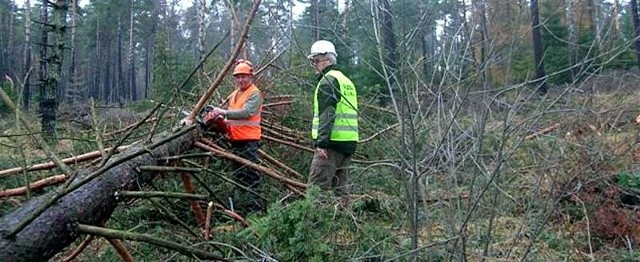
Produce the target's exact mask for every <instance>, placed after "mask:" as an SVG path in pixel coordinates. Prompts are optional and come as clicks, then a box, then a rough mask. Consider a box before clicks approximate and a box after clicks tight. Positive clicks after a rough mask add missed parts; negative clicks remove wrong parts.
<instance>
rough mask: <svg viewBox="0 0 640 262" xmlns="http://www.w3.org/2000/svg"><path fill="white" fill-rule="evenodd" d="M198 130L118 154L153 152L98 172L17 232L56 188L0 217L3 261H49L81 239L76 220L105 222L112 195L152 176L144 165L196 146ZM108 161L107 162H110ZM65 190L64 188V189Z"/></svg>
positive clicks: (82, 174) (113, 203)
mask: <svg viewBox="0 0 640 262" xmlns="http://www.w3.org/2000/svg"><path fill="white" fill-rule="evenodd" d="M169 135H171V134H167V133H164V134H162V135H159V136H157V137H159V138H156V139H155V140H154V141H153V142H154V143H155V142H158V141H162V140H163V139H165V138H167V137H168V136H169ZM198 136H199V132H197V131H193V130H192V131H191V132H188V133H187V134H185V135H183V136H181V137H178V138H175V139H173V140H170V141H167V142H166V143H164V144H162V145H159V146H157V147H155V148H154V149H152V150H149V149H148V148H146V147H145V146H148V145H134V146H131V147H130V148H128V149H127V150H126V151H124V152H123V153H121V154H120V155H118V157H114V158H113V159H111V160H110V161H109V162H110V163H114V162H118V161H119V160H122V159H126V158H127V157H128V156H129V157H130V156H132V155H134V154H137V153H139V152H140V150H145V151H146V150H149V151H148V152H147V153H144V154H142V155H139V156H137V157H135V158H133V159H131V160H129V161H124V162H123V163H121V164H119V165H116V166H114V167H113V168H111V169H109V170H107V171H105V172H104V173H103V174H101V175H100V176H98V177H96V178H95V179H93V180H90V181H89V182H87V183H86V184H84V185H82V186H80V187H78V188H77V189H75V190H73V191H72V192H70V193H68V194H66V195H64V196H62V198H60V199H59V200H58V201H57V202H55V203H54V204H53V205H52V206H50V207H49V208H48V209H46V210H45V211H44V212H43V213H42V214H40V215H39V216H38V217H37V218H35V219H34V220H33V221H32V222H31V223H29V224H28V225H27V226H26V227H24V229H22V230H21V231H20V232H19V233H17V234H16V235H15V236H9V235H10V234H9V232H12V231H13V230H14V229H15V228H16V227H17V226H18V225H19V224H20V223H21V221H23V220H25V219H27V218H28V217H30V216H31V215H32V214H33V213H34V212H36V210H38V209H39V208H41V206H42V205H44V204H45V203H47V201H49V200H50V199H51V198H53V197H55V196H56V194H57V192H51V193H49V194H45V195H42V196H40V197H37V198H34V199H32V200H31V201H29V202H27V203H25V204H24V205H23V206H22V207H20V208H19V209H17V210H15V211H14V212H12V213H9V214H6V215H5V216H3V217H1V218H0V261H46V260H48V259H50V258H51V257H53V256H54V255H55V254H57V253H58V252H60V251H61V250H62V249H64V248H65V247H66V246H68V245H69V244H71V243H72V242H73V241H74V240H75V239H76V238H77V237H78V233H77V232H76V226H77V224H87V225H98V226H99V225H103V223H104V222H105V221H106V220H107V219H108V218H109V217H110V216H111V214H112V213H113V211H114V209H115V208H116V206H117V204H118V201H117V200H116V198H115V196H114V194H115V192H117V191H119V190H135V189H137V188H138V185H142V184H144V183H147V182H149V181H150V180H151V179H153V177H154V175H153V174H152V173H147V172H142V173H140V174H138V173H137V172H136V171H135V169H136V167H138V166H140V165H151V164H157V163H156V162H158V161H157V159H161V158H162V157H167V156H170V155H174V154H179V153H180V152H183V151H185V150H186V149H188V148H190V147H192V144H193V141H195V138H196V137H198ZM107 165H108V164H107ZM93 172H94V170H92V169H84V170H80V171H79V172H78V177H77V178H76V179H75V180H74V182H73V183H72V184H71V185H70V186H71V187H73V185H74V184H77V183H79V182H80V181H83V179H84V178H86V177H88V176H89V175H90V174H92V173H93ZM61 191H63V190H61Z"/></svg>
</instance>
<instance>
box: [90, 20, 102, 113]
mask: <svg viewBox="0 0 640 262" xmlns="http://www.w3.org/2000/svg"><path fill="white" fill-rule="evenodd" d="M99 28H100V18H99V17H98V18H96V39H95V43H96V49H95V53H94V55H95V57H94V59H96V63H95V64H93V83H92V84H91V97H92V98H93V99H94V100H95V101H100V100H101V99H102V97H101V96H100V85H101V83H102V82H101V81H100V75H101V74H100V72H101V70H100V69H101V65H102V62H101V61H102V60H101V55H100V51H101V50H100V45H101V44H102V43H100V30H99Z"/></svg>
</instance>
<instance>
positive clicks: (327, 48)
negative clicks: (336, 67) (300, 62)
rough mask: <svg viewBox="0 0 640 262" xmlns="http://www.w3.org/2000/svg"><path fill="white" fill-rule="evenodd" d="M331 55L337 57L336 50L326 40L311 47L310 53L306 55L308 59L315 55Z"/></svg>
mask: <svg viewBox="0 0 640 262" xmlns="http://www.w3.org/2000/svg"><path fill="white" fill-rule="evenodd" d="M328 53H332V54H334V55H335V56H336V57H338V53H336V48H335V47H334V46H333V43H331V42H329V41H327V40H319V41H316V42H315V43H313V45H311V52H310V53H309V55H307V58H308V59H311V58H313V57H314V56H316V55H323V54H328Z"/></svg>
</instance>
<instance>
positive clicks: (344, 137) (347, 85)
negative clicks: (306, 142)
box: [311, 70, 359, 141]
mask: <svg viewBox="0 0 640 262" xmlns="http://www.w3.org/2000/svg"><path fill="white" fill-rule="evenodd" d="M325 75H329V76H332V77H334V78H336V79H337V80H338V84H339V85H340V97H339V99H338V104H337V105H336V112H335V120H334V121H333V128H332V129H331V136H330V137H329V140H332V141H358V139H359V136H358V133H359V132H358V131H359V130H358V96H357V93H356V87H355V85H353V82H351V80H350V79H349V78H347V77H346V76H345V75H344V74H343V73H342V72H340V71H337V70H330V71H329V72H327V73H326V74H325ZM320 82H322V81H319V82H318V85H317V86H316V91H315V94H314V97H313V122H312V125H311V138H313V139H318V128H319V125H320V117H319V114H320V113H319V112H318V90H319V89H320Z"/></svg>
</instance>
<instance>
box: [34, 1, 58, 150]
mask: <svg viewBox="0 0 640 262" xmlns="http://www.w3.org/2000/svg"><path fill="white" fill-rule="evenodd" d="M40 23H41V24H42V25H43V26H42V31H41V36H40V71H39V78H40V79H39V82H40V84H39V88H38V92H39V93H40V103H39V111H40V124H41V129H42V130H43V132H44V134H45V137H50V136H51V134H52V133H53V132H54V130H53V126H51V125H50V124H49V122H50V121H49V119H50V116H49V112H47V111H50V109H49V108H52V107H55V102H56V94H55V86H51V84H50V80H49V75H48V72H49V57H48V56H49V50H48V49H49V46H48V45H49V30H50V29H49V28H48V26H46V25H47V24H48V23H49V4H48V1H47V0H42V7H41V9H40ZM50 89H53V90H50Z"/></svg>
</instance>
